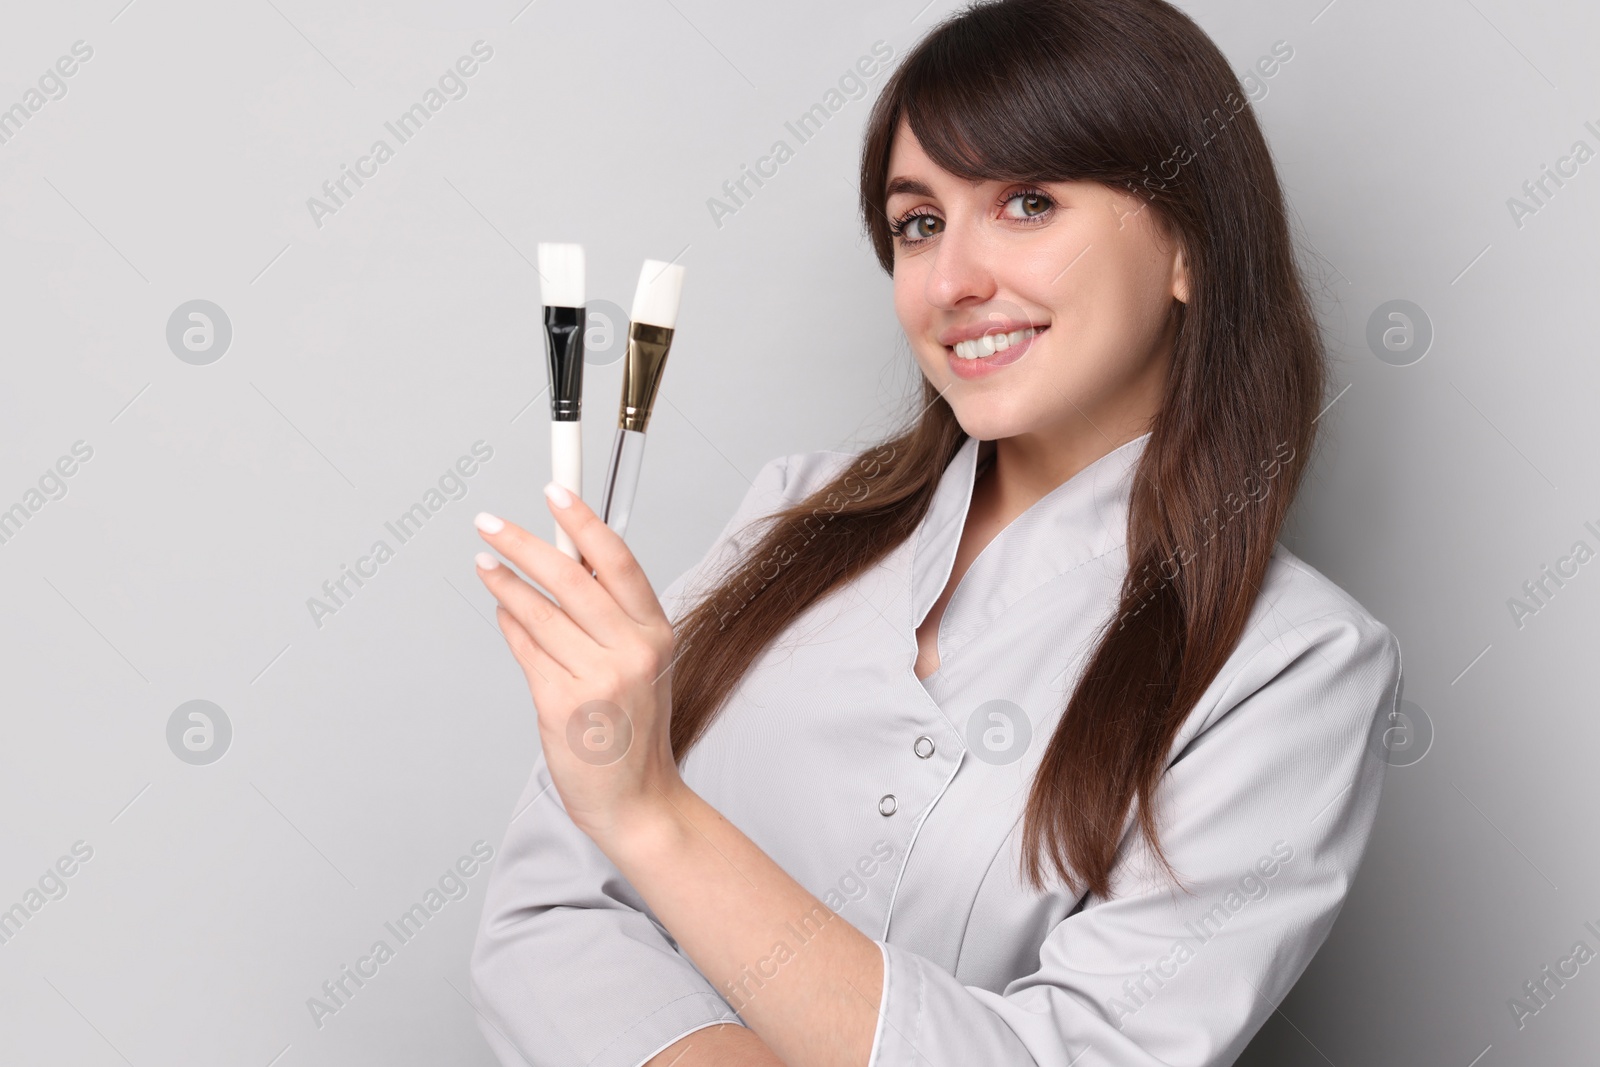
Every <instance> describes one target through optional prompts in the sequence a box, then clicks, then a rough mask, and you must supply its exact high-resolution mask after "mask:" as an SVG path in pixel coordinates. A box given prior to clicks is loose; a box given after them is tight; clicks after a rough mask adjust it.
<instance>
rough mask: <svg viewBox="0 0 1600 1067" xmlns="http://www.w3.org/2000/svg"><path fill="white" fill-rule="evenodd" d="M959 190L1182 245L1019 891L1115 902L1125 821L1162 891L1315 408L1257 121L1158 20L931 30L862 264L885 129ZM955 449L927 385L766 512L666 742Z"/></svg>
mask: <svg viewBox="0 0 1600 1067" xmlns="http://www.w3.org/2000/svg"><path fill="white" fill-rule="evenodd" d="M902 119H905V120H907V121H909V123H910V127H911V130H912V132H913V133H914V134H915V136H916V138H917V140H918V142H919V143H920V144H921V146H922V148H923V150H924V151H925V152H927V154H928V155H929V157H930V158H932V159H933V160H934V161H935V162H936V163H938V164H939V166H941V167H943V168H944V169H945V170H947V171H949V172H951V173H953V174H955V175H957V176H960V177H963V178H967V179H977V180H983V179H989V180H1001V181H1033V182H1040V181H1070V180H1088V181H1096V182H1100V183H1103V184H1105V185H1107V186H1110V187H1113V188H1116V189H1120V190H1128V191H1132V192H1135V193H1137V194H1139V195H1140V196H1142V197H1143V198H1144V200H1145V201H1146V206H1147V207H1148V208H1149V209H1150V210H1152V211H1154V212H1157V217H1158V219H1159V221H1160V222H1162V223H1163V224H1164V225H1165V226H1166V227H1167V228H1168V230H1169V232H1173V233H1175V234H1176V235H1177V236H1178V238H1179V239H1180V240H1181V242H1182V247H1183V249H1184V253H1185V261H1186V265H1187V269H1188V272H1189V279H1190V292H1189V300H1188V302H1187V304H1186V305H1178V306H1177V307H1176V308H1175V309H1174V311H1175V314H1177V315H1178V316H1179V322H1180V324H1181V329H1180V330H1179V332H1178V335H1177V341H1176V343H1175V350H1174V353H1173V362H1172V367H1171V374H1170V377H1169V380H1168V384H1167V389H1166V393H1165V397H1164V400H1163V403H1162V406H1161V409H1160V412H1159V414H1158V415H1157V416H1156V418H1155V419H1154V420H1153V422H1152V424H1151V426H1150V439H1149V441H1148V442H1147V443H1146V445H1145V448H1144V451H1143V453H1142V454H1141V456H1140V459H1139V463H1138V465H1137V468H1136V469H1135V471H1134V474H1133V483H1132V495H1131V499H1130V501H1129V512H1128V527H1127V531H1126V534H1127V540H1126V552H1127V559H1128V570H1127V574H1126V577H1125V579H1124V581H1123V584H1122V588H1121V591H1120V594H1119V596H1120V602H1119V604H1118V608H1117V611H1116V613H1115V615H1114V616H1112V617H1111V618H1110V619H1109V620H1108V621H1107V622H1106V624H1105V626H1104V627H1103V628H1102V630H1101V631H1100V634H1099V637H1098V641H1097V644H1096V646H1095V648H1094V651H1093V653H1092V654H1091V656H1090V658H1089V659H1088V661H1087V664H1086V666H1085V668H1084V672H1083V675H1082V678H1081V680H1080V681H1079V682H1078V684H1077V686H1076V688H1075V689H1074V691H1073V693H1072V695H1071V697H1070V698H1069V699H1068V701H1067V703H1066V707H1065V709H1064V710H1063V712H1062V714H1061V717H1060V720H1059V723H1058V725H1057V726H1056V728H1055V731H1054V733H1053V734H1052V735H1051V737H1050V740H1049V743H1048V747H1047V748H1046V749H1045V751H1044V754H1043V757H1042V761H1041V763H1040V765H1039V768H1038V773H1037V775H1036V777H1035V778H1034V781H1033V785H1032V790H1031V793H1030V795H1029V797H1028V804H1027V811H1026V816H1025V821H1024V826H1023V849H1022V853H1023V868H1024V870H1023V873H1024V875H1025V876H1026V878H1027V879H1028V881H1029V882H1030V883H1031V884H1032V885H1033V886H1034V887H1035V888H1036V889H1040V890H1042V889H1043V888H1044V885H1045V873H1044V867H1045V861H1048V863H1049V864H1050V865H1051V866H1052V867H1053V868H1054V870H1055V872H1056V874H1058V875H1059V876H1060V877H1061V879H1062V880H1063V881H1064V882H1065V883H1067V884H1068V885H1078V886H1081V887H1082V889H1084V890H1087V891H1089V892H1092V893H1096V894H1099V895H1101V896H1105V895H1109V892H1110V884H1111V872H1112V869H1113V865H1114V863H1115V861H1116V858H1117V851H1118V847H1119V843H1120V842H1121V840H1122V837H1123V827H1124V825H1125V824H1126V822H1127V820H1128V817H1129V812H1130V811H1131V810H1134V809H1136V810H1137V823H1138V827H1139V830H1140V833H1141V834H1142V835H1143V837H1144V839H1145V841H1146V842H1147V844H1148V845H1149V847H1150V849H1151V852H1152V854H1153V855H1154V857H1155V858H1156V859H1157V860H1158V861H1159V862H1160V864H1161V865H1162V867H1163V868H1164V869H1165V870H1166V872H1167V873H1168V875H1171V876H1174V877H1175V872H1173V870H1172V868H1171V866H1170V864H1168V862H1167V859H1166V856H1165V854H1164V853H1163V851H1162V849H1161V845H1160V841H1159V838H1158V833H1157V811H1156V803H1155V801H1156V790H1157V786H1158V785H1159V783H1160V780H1161V777H1162V775H1163V773H1164V772H1165V769H1166V766H1167V761H1168V758H1169V755H1170V753H1169V749H1170V748H1171V746H1172V743H1173V740H1174V738H1175V737H1176V736H1177V733H1178V730H1179V728H1180V727H1181V726H1182V724H1183V721H1184V719H1185V718H1186V717H1187V716H1188V714H1189V712H1190V711H1191V710H1192V709H1193V708H1194V706H1195V703H1196V701H1197V700H1198V699H1199V697H1200V696H1201V694H1202V693H1203V692H1204V690H1205V689H1206V687H1207V686H1208V685H1209V684H1210V683H1211V681H1212V680H1213V679H1214V678H1215V677H1216V675H1217V673H1218V671H1219V670H1220V669H1221V667H1222V665H1223V663H1224V662H1225V661H1226V660H1227V658H1228V656H1229V654H1230V653H1231V652H1232V650H1233V649H1234V647H1235V645H1236V643H1237V641H1238V639H1239V636H1240V634H1241V632H1242V631H1243V629H1244V626H1245V623H1246V619H1247V617H1248V615H1249V612H1250V609H1251V606H1252V605H1253V604H1254V602H1255V600H1256V596H1257V590H1258V588H1259V586H1260V583H1261V580H1262V576H1263V574H1264V573H1265V572H1266V569H1267V565H1268V562H1269V559H1270V557H1271V555H1272V551H1273V548H1274V545H1275V543H1276V541H1277V537H1278V531H1279V529H1280V528H1281V526H1282V524H1283V520H1284V516H1285V513H1286V512H1287V510H1288V508H1289V504H1290V502H1291V501H1292V499H1293V497H1294V494H1295V491H1296V489H1297V488H1298V486H1299V483H1300V477H1301V473H1302V471H1303V470H1304V467H1305V457H1307V456H1308V455H1309V453H1310V450H1311V445H1312V441H1313V436H1314V432H1315V420H1316V416H1317V410H1318V405H1319V404H1320V402H1321V398H1322V392H1323V385H1324V357H1323V351H1322V345H1321V340H1320V337H1319V335H1318V332H1317V327H1316V322H1315V318H1314V316H1313V312H1312V309H1311V306H1310V302H1309V300H1308V299H1307V296H1306V291H1305V288H1304V285H1303V282H1302V279H1301V276H1300V274H1299V269H1298V266H1297V264H1296V262H1295V258H1294V250H1293V245H1292V240H1291V236H1290V231H1289V225H1288V222H1287V219H1286V214H1285V210H1284V202H1283V194H1282V191H1281V189H1280V187H1279V184H1278V180H1277V175H1276V174H1275V172H1274V170H1273V165H1272V157H1271V155H1270V153H1269V151H1268V149H1267V145H1266V141H1265V139H1264V138H1263V136H1262V133H1261V129H1260V127H1259V126H1258V125H1257V123H1256V118H1255V114H1254V112H1253V111H1252V109H1251V108H1250V106H1249V105H1248V103H1247V102H1246V100H1245V97H1244V95H1243V91H1242V89H1241V87H1240V84H1239V80H1238V78H1237V77H1236V76H1235V75H1234V73H1233V71H1232V70H1231V69H1230V68H1229V66H1228V64H1227V61H1226V60H1225V59H1224V58H1223V56H1222V53H1221V52H1220V51H1218V49H1217V47H1216V46H1215V45H1214V44H1213V43H1212V41H1211V40H1210V38H1208V37H1207V36H1206V34H1205V33H1204V31H1202V30H1201V29H1200V28H1199V27H1198V26H1197V25H1195V23H1194V22H1193V21H1191V20H1190V19H1189V18H1188V16H1186V15H1184V14H1183V13H1182V12H1180V11H1178V10H1177V9H1176V8H1174V7H1172V6H1171V5H1169V4H1167V3H1164V2H1162V0H998V2H992V3H982V4H978V5H975V6H971V7H968V8H966V9H964V10H962V11H960V12H958V13H956V14H954V15H952V16H950V17H949V18H947V19H946V20H945V21H944V22H942V23H941V24H940V25H939V26H937V27H936V28H935V29H934V30H933V31H932V32H930V33H929V34H928V36H926V37H925V38H923V39H922V40H921V41H920V42H919V43H918V44H917V45H916V47H915V48H914V49H913V50H912V51H911V52H910V53H909V54H908V55H907V56H906V57H905V59H904V61H903V62H902V63H901V65H900V67H899V68H898V69H897V70H896V71H895V72H894V74H893V75H892V76H891V77H890V79H889V80H888V82H887V83H886V84H885V85H884V88H883V91H882V93H881V95H880V96H879V98H878V100H877V102H876V104H875V106H874V108H873V111H872V115H871V118H870V121H869V124H868V127H867V131H866V139H865V144H864V145H863V149H862V153H861V174H860V181H861V189H860V195H861V212H862V216H863V219H864V221H865V224H866V229H867V234H868V236H869V237H870V238H871V241H872V245H873V248H874V250H875V252H876V254H877V257H878V262H879V263H880V264H881V265H882V267H883V269H884V270H885V271H888V272H889V273H890V274H891V275H892V274H893V272H894V247H893V242H892V237H891V235H890V233H889V227H888V222H887V220H886V219H885V216H884V202H885V197H884V185H885V183H886V181H887V179H888V174H887V170H888V163H889V152H890V148H891V144H892V141H893V137H894V133H895V130H896V128H897V127H898V126H899V123H900V121H901V120H902ZM964 440H965V434H964V432H963V431H962V430H961V428H960V426H959V424H958V423H957V422H956V418H955V414H954V412H953V411H952V410H951V409H950V406H949V405H948V404H946V403H945V402H944V400H943V399H941V398H940V396H939V395H938V393H937V391H936V390H935V389H934V387H933V386H932V385H931V384H930V383H929V382H927V381H926V380H924V381H923V388H922V402H921V405H920V411H919V412H918V413H917V414H916V415H915V416H914V417H913V418H912V420H911V421H910V424H909V425H908V426H907V427H906V428H904V429H902V430H900V431H899V432H897V433H895V434H894V435H893V436H891V437H890V439H889V440H887V441H885V442H884V443H883V444H881V445H879V446H877V447H876V448H874V449H869V450H867V451H866V452H863V453H862V454H861V455H859V456H857V457H856V458H855V460H854V462H853V463H851V464H849V465H848V466H847V467H846V469H844V470H843V471H842V472H841V473H840V474H839V475H838V477H836V478H834V479H833V480H832V481H831V482H829V483H828V484H827V485H824V486H822V487H821V488H819V489H817V490H816V492H814V493H813V494H811V495H810V496H809V497H807V498H806V499H805V500H803V501H801V502H800V503H798V504H795V505H794V506H792V507H789V508H786V509H784V510H781V511H779V512H777V513H775V515H772V516H766V517H764V521H770V522H771V525H770V526H769V527H767V528H766V529H765V531H764V532H763V533H762V534H761V536H760V537H759V539H758V540H757V541H756V542H755V543H754V545H753V547H751V548H750V549H749V550H748V551H746V552H745V553H744V554H743V556H742V557H741V558H740V559H739V560H738V561H737V562H736V563H735V564H734V565H733V569H732V570H731V571H730V572H729V573H728V574H727V576H726V577H725V578H724V579H723V580H722V581H721V583H720V584H719V585H718V586H717V587H716V588H714V589H713V590H711V592H710V593H709V594H708V595H707V596H706V597H704V598H703V599H702V600H700V601H698V602H697V604H696V605H695V607H694V608H693V609H691V610H690V611H689V612H687V613H686V614H685V615H684V616H683V617H682V618H681V619H680V620H679V625H678V631H677V633H678V649H679V654H678V658H677V660H676V661H675V667H674V683H673V703H674V710H673V716H672V745H673V751H674V753H675V755H676V757H677V758H678V759H680V760H681V759H682V758H683V756H684V755H685V754H686V753H687V752H688V751H689V749H690V747H691V746H693V745H694V744H695V742H696V741H697V740H698V739H699V738H700V737H701V736H702V735H703V734H704V732H705V730H706V728H707V727H708V726H709V725H710V723H711V721H712V719H713V718H714V717H715V715H716V713H717V712H718V711H719V710H720V708H721V707H722V705H723V702H724V701H725V700H726V698H727V697H728V695H729V693H730V692H731V691H732V690H733V688H734V687H735V686H736V685H737V684H738V682H739V680H740V679H741V678H742V677H743V676H744V674H745V672H746V671H747V670H748V669H749V668H750V665H751V664H752V662H753V661H754V660H755V659H756V657H757V656H759V655H760V654H761V652H762V651H763V650H764V649H765V648H766V647H767V646H768V645H769V644H770V643H771V642H772V641H773V640H774V639H775V638H776V637H777V636H778V635H779V634H780V633H781V632H782V631H783V630H784V628H785V627H786V626H787V625H788V624H789V622H790V621H791V620H793V619H794V618H795V617H796V616H797V615H799V614H800V613H801V612H802V611H804V610H806V609H807V608H808V607H809V606H811V605H812V604H814V603H816V602H817V601H818V600H820V599H821V598H823V597H826V596H828V595H829V594H830V593H832V592H833V591H835V590H837V589H839V588H840V587H841V586H843V585H844V584H845V583H847V582H849V581H850V580H851V579H853V578H854V577H856V576H857V575H859V574H861V573H862V572H863V571H865V570H866V569H867V568H869V567H871V566H872V565H873V564H874V563H876V562H877V561H879V560H881V559H882V558H883V557H884V556H885V555H887V554H888V553H889V552H890V551H891V550H892V549H893V548H895V547H896V546H897V545H899V544H900V543H901V542H903V541H904V540H905V539H906V538H907V537H908V536H910V535H911V533H912V532H913V531H914V530H915V529H916V528H917V526H918V524H919V523H920V521H921V520H922V518H923V517H924V515H925V514H926V513H927V509H928V506H929V503H930V501H931V500H932V498H933V493H934V489H935V487H936V486H937V485H938V482H939V479H940V477H941V475H942V474H943V472H944V470H945V468H946V467H947V465H948V464H949V463H950V461H951V460H952V459H953V458H954V456H955V454H956V452H957V450H958V449H959V448H960V447H961V445H962V443H963V441H964Z"/></svg>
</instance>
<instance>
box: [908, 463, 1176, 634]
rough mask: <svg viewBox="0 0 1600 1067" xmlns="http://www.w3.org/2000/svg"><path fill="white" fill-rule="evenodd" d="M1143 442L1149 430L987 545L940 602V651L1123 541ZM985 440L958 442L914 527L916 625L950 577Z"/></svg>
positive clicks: (1084, 471)
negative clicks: (943, 603) (942, 607)
mask: <svg viewBox="0 0 1600 1067" xmlns="http://www.w3.org/2000/svg"><path fill="white" fill-rule="evenodd" d="M1149 440H1150V434H1148V433H1145V434H1143V435H1141V436H1139V437H1136V438H1134V439H1133V440H1131V441H1129V442H1127V443H1126V444H1123V445H1121V446H1119V447H1117V448H1115V449H1113V450H1112V451H1110V452H1108V453H1106V454H1105V455H1104V456H1101V457H1100V458H1099V459H1097V460H1095V461H1094V462H1093V463H1090V464H1089V465H1088V466H1087V467H1084V468H1083V469H1082V470H1080V471H1079V472H1078V473H1077V474H1074V475H1073V476H1072V477H1071V478H1068V479H1067V480H1066V481H1064V482H1062V483H1061V484H1060V485H1058V486H1056V487H1055V488H1054V489H1052V490H1051V491H1050V492H1048V493H1046V494H1045V495H1044V496H1042V497H1040V498H1039V499H1038V500H1036V501H1035V502H1034V503H1033V505H1032V506H1031V507H1030V508H1028V510H1027V511H1025V512H1023V513H1022V514H1021V515H1019V516H1017V517H1016V518H1015V519H1013V520H1012V521H1011V523H1010V524H1009V525H1008V526H1006V528H1005V529H1003V530H1001V531H1000V532H999V533H998V534H996V535H995V537H994V539H993V540H992V541H990V542H989V543H988V544H987V545H985V546H984V548H983V551H981V552H980V553H979V554H978V557H977V559H975V560H973V561H972V565H971V566H970V567H969V568H968V569H967V572H966V574H964V575H963V576H962V579H961V582H960V584H959V585H958V586H957V588H956V592H955V595H954V596H952V597H951V599H950V603H949V604H947V605H946V607H945V613H944V616H943V618H942V619H941V620H940V623H939V638H940V655H941V656H943V655H945V654H947V653H948V652H951V651H954V650H955V648H957V647H959V646H960V645H961V644H963V643H965V640H966V638H967V637H969V636H971V635H972V634H973V633H976V632H977V631H978V630H981V629H982V628H983V627H984V626H985V625H987V624H988V623H989V622H990V621H992V620H993V619H994V618H996V617H998V616H999V614H1000V613H1001V612H1002V611H1004V610H1005V609H1006V608H1007V607H1009V606H1010V605H1011V604H1013V603H1015V602H1016V601H1017V600H1020V599H1021V598H1022V597H1023V596H1025V595H1027V594H1028V593H1029V592H1031V591H1032V590H1034V589H1035V588H1037V587H1038V586H1039V585H1041V584H1042V583H1044V582H1046V581H1049V580H1050V579H1052V578H1055V577H1057V576H1058V575H1061V574H1064V573H1066V572H1067V571H1070V570H1072V569H1073V568H1075V567H1078V566H1080V565H1082V564H1083V563H1086V562H1088V561H1089V560H1091V559H1094V558H1096V557H1098V556H1102V555H1104V554H1105V553H1107V552H1109V551H1111V550H1112V549H1115V548H1120V547H1121V546H1122V545H1123V544H1124V543H1125V541H1126V538H1127V524H1128V499H1129V493H1130V489H1131V487H1132V484H1133V474H1134V469H1135V467H1136V466H1137V465H1138V461H1139V457H1140V455H1142V454H1143V452H1144V448H1145V445H1146V444H1147V443H1148V442H1149ZM981 443H982V442H980V441H979V440H978V439H977V438H975V437H970V436H969V437H968V438H967V439H966V440H965V441H964V442H962V445H961V447H960V449H959V450H958V451H957V452H956V455H955V458H954V459H952V460H951V461H950V463H949V465H948V466H947V467H946V468H945V471H944V474H943V475H942V476H941V477H940V479H939V485H938V488H937V489H935V491H934V498H933V503H932V504H931V505H930V506H929V508H928V513H927V515H925V516H924V517H923V521H922V523H921V525H920V526H918V528H917V532H916V535H915V547H914V548H913V554H912V564H911V597H910V607H911V629H912V630H913V631H915V629H916V627H917V626H918V625H920V624H921V622H922V620H923V619H924V618H926V617H927V614H928V611H929V609H931V608H932V607H933V603H934V601H936V600H938V599H939V594H940V593H941V592H943V591H944V587H945V584H946V583H947V582H949V580H950V573H951V570H952V568H953V567H954V566H955V557H956V549H957V548H958V547H959V546H960V543H961V532H962V530H963V528H964V527H965V526H966V519H967V510H968V508H969V506H970V505H971V503H972V490H973V486H974V484H975V482H976V477H977V471H978V454H979V445H980V444H981Z"/></svg>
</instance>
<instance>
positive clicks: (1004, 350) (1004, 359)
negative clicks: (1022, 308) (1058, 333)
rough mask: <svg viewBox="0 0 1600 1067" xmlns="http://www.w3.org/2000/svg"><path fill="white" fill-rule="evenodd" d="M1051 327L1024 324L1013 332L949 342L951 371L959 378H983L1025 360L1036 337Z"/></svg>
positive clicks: (948, 358) (947, 350) (948, 353)
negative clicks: (1024, 355)
mask: <svg viewBox="0 0 1600 1067" xmlns="http://www.w3.org/2000/svg"><path fill="white" fill-rule="evenodd" d="M1048 329H1049V327H1048V326H1024V327H1022V328H1020V329H1016V330H1012V331H1010V332H1009V333H1001V332H999V331H995V332H993V333H985V334H981V335H979V336H977V337H967V338H964V339H962V340H959V341H955V342H954V343H953V344H946V345H945V355H946V360H947V362H948V363H949V364H950V370H951V372H952V373H953V374H955V375H956V376H957V377H959V378H969V379H970V378H981V377H983V376H985V375H987V374H990V373H992V372H994V371H997V370H999V369H1000V368H1001V367H1005V366H1008V365H1009V364H1012V363H1015V362H1016V361H1017V360H1019V359H1021V358H1022V356H1023V354H1024V353H1026V352H1027V351H1028V349H1030V348H1032V347H1033V339H1034V338H1035V337H1037V336H1039V335H1040V334H1042V333H1044V332H1045V331H1046V330H1048ZM962 332H965V331H962Z"/></svg>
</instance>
